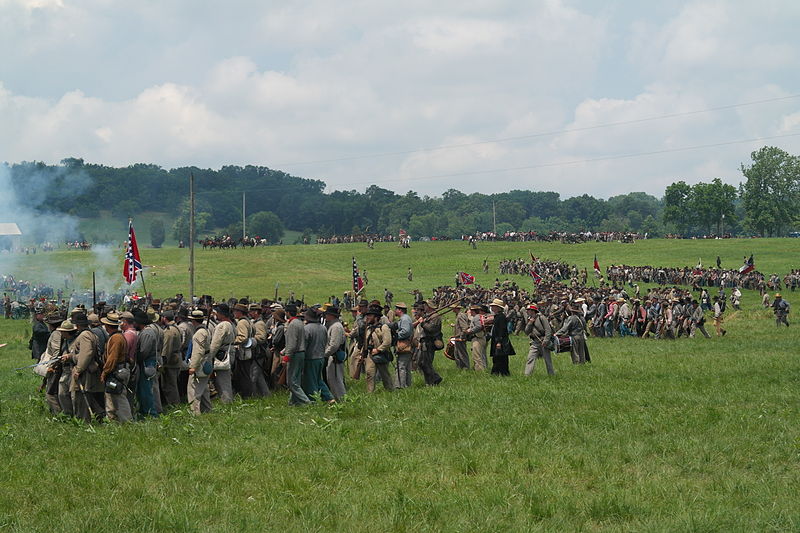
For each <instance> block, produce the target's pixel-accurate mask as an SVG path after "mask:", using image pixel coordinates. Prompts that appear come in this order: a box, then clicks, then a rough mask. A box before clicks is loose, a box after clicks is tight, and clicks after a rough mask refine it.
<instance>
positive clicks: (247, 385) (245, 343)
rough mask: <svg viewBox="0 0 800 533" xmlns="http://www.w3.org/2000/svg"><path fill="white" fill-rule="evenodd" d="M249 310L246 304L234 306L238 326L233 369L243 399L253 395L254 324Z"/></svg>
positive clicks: (234, 319) (234, 316) (234, 317)
mask: <svg viewBox="0 0 800 533" xmlns="http://www.w3.org/2000/svg"><path fill="white" fill-rule="evenodd" d="M247 313H248V308H247V306H246V305H245V304H242V303H237V304H236V305H234V306H233V321H234V323H235V324H236V326H235V328H236V337H235V340H234V344H236V364H235V365H234V368H233V376H234V382H235V384H236V390H237V391H238V392H239V394H241V396H242V398H249V397H250V396H252V395H253V375H252V374H253V373H252V367H253V347H252V346H249V344H251V343H252V342H253V341H251V340H250V339H252V338H253V336H254V332H253V323H252V322H250V320H249V319H248V318H247Z"/></svg>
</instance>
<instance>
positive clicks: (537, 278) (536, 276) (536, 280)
mask: <svg viewBox="0 0 800 533" xmlns="http://www.w3.org/2000/svg"><path fill="white" fill-rule="evenodd" d="M531 277H532V278H533V282H534V283H535V284H536V285H538V284H539V283H541V282H542V276H540V275H539V274H537V273H536V270H535V269H533V268H532V269H531Z"/></svg>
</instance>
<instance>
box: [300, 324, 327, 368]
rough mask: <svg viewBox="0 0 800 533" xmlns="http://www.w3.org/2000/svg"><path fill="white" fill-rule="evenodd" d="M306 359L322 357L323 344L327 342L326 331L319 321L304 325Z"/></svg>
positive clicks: (323, 354) (323, 353)
mask: <svg viewBox="0 0 800 533" xmlns="http://www.w3.org/2000/svg"><path fill="white" fill-rule="evenodd" d="M304 329H305V337H306V359H323V358H324V357H325V345H326V344H327V343H328V331H327V330H326V329H325V326H323V325H322V324H320V323H319V322H309V323H308V324H306V325H305V328H304Z"/></svg>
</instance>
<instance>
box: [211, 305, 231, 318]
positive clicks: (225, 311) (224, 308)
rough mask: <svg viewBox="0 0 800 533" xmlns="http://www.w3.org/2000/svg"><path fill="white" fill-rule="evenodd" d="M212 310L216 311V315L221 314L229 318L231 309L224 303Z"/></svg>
mask: <svg viewBox="0 0 800 533" xmlns="http://www.w3.org/2000/svg"><path fill="white" fill-rule="evenodd" d="M214 309H216V310H217V313H220V314H223V315H225V316H227V317H229V318H230V316H231V308H230V307H229V306H228V304H226V303H221V304H217V305H215V306H214Z"/></svg>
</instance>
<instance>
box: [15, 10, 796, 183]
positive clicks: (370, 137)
mask: <svg viewBox="0 0 800 533" xmlns="http://www.w3.org/2000/svg"><path fill="white" fill-rule="evenodd" d="M798 23H800V2H797V1H795V0H786V1H769V0H761V1H759V2H753V1H719V2H713V1H712V2H709V1H687V2H680V1H669V2H640V1H619V0H618V1H614V0H606V1H585V2H580V1H557V0H553V1H528V2H525V1H520V0H486V1H483V0H457V1H455V0H453V1H451V0H439V1H438V2H430V1H427V0H426V1H417V0H405V1H403V2H379V1H363V2H356V1H347V0H342V1H331V0H325V1H322V0H320V1H316V0H308V1H304V2H290V1H286V2H270V1H251V2H243V1H236V0H228V1H225V2H222V1H219V2H210V1H201V0H184V1H179V0H172V1H168V2H162V1H141V0H137V1H135V2H121V1H117V2H114V1H110V0H81V1H72V0H0V57H2V60H0V161H8V162H11V163H13V162H19V161H23V160H26V161H30V160H43V161H46V162H50V163H56V162H58V161H60V160H61V159H63V158H65V157H82V158H84V159H85V160H86V161H87V162H93V163H104V164H108V165H117V166H125V165H129V164H132V163H138V162H145V163H155V164H158V165H161V166H163V167H166V168H171V167H176V166H184V165H197V166H201V167H211V168H219V167H220V166H222V165H229V164H234V165H247V164H256V165H266V166H269V167H271V168H276V169H281V170H285V171H287V172H290V173H292V174H294V175H298V176H303V177H309V178H316V179H321V180H324V181H325V182H326V183H327V184H328V190H329V191H330V190H333V189H357V190H364V189H365V188H366V187H367V186H368V185H370V184H373V183H374V184H377V185H380V186H382V187H385V188H388V189H391V190H395V191H398V192H401V193H402V192H405V191H408V190H409V189H413V190H415V191H417V192H419V193H421V194H430V195H438V194H440V193H441V192H443V191H444V190H446V189H449V188H457V189H461V190H462V191H464V192H467V193H469V192H475V191H479V192H485V193H491V192H501V191H506V190H510V189H514V188H517V189H533V190H555V191H558V192H560V193H561V194H562V196H565V197H568V196H574V195H580V194H583V193H589V194H592V195H595V196H599V197H608V196H611V195H614V194H620V193H626V192H630V191H646V192H649V193H651V194H655V195H656V196H661V195H662V194H663V190H664V187H665V186H666V185H668V184H670V183H672V182H673V181H677V180H679V179H682V180H685V181H688V182H690V183H693V182H697V181H707V180H710V179H712V178H714V177H720V178H722V179H723V180H724V181H726V182H729V183H733V184H737V183H738V182H739V181H740V180H741V174H740V172H739V166H740V164H742V163H746V162H748V161H749V154H750V152H751V151H753V150H755V149H757V148H759V147H760V146H763V145H764V144H770V145H775V146H780V147H782V148H784V149H785V150H787V151H789V152H791V153H795V154H800V97H797V98H786V97H791V96H795V95H800V83H799V82H800V74H798V65H800V37H799V36H798V32H797V27H798ZM765 100H770V101H766V102H765ZM754 102H760V103H754ZM742 104H747V105H742ZM721 107H725V108H726V109H716V110H713V109H715V108H721ZM707 110H713V111H707ZM695 111H707V112H702V113H693V112H695ZM665 115H672V116H671V117H666V118H665ZM659 117H660V118H659ZM641 119H653V120H641ZM620 122H623V123H626V124H617V125H613V126H612V125H610V124H613V123H620ZM592 126H600V127H596V128H592ZM566 130H573V131H566ZM574 130H578V131H574ZM539 134H541V135H539ZM791 135H795V136H791ZM779 136H780V137H779ZM766 137H773V138H772V139H769V140H761V141H752V142H744V143H734V141H743V140H747V139H756V138H759V139H764V138H766ZM487 141H491V142H487ZM709 145H717V146H709ZM437 148H438V149H437ZM687 148H691V149H689V150H684V149H687ZM653 152H660V153H655V154H654V153H653ZM645 154H649V155H645ZM628 155H635V156H636V157H621V156H628ZM484 171H485V172H484Z"/></svg>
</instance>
